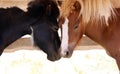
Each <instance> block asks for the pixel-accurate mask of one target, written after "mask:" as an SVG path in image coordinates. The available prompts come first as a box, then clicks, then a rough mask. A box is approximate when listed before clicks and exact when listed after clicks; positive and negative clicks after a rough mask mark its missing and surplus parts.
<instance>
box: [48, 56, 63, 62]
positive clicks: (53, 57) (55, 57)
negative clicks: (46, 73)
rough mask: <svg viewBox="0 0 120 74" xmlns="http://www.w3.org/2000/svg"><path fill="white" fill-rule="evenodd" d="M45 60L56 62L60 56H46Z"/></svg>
mask: <svg viewBox="0 0 120 74" xmlns="http://www.w3.org/2000/svg"><path fill="white" fill-rule="evenodd" d="M47 59H48V60H50V61H57V60H59V59H61V56H60V55H57V56H49V55H47Z"/></svg>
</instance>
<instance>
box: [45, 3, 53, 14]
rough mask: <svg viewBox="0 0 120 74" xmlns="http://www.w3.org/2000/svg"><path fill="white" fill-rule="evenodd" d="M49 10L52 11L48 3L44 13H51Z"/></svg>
mask: <svg viewBox="0 0 120 74" xmlns="http://www.w3.org/2000/svg"><path fill="white" fill-rule="evenodd" d="M51 12H52V6H51V5H48V6H47V8H46V14H47V15H51Z"/></svg>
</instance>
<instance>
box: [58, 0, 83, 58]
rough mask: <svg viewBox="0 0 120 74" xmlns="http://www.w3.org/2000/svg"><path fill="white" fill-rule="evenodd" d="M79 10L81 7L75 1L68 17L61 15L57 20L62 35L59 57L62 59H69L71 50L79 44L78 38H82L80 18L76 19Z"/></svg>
mask: <svg viewBox="0 0 120 74" xmlns="http://www.w3.org/2000/svg"><path fill="white" fill-rule="evenodd" d="M80 10H81V5H80V4H79V3H78V2H77V1H76V2H75V3H74V5H73V6H72V8H71V12H70V13H69V15H67V16H64V15H62V14H63V13H62V14H61V17H60V19H59V26H60V28H61V34H62V35H61V36H62V43H61V56H63V57H71V55H72V53H73V49H74V48H75V46H76V45H77V43H78V42H79V38H81V37H82V34H83V33H82V25H79V21H80V19H81V18H79V17H78V16H79V13H80ZM64 14H65V13H64ZM71 35H72V36H71Z"/></svg>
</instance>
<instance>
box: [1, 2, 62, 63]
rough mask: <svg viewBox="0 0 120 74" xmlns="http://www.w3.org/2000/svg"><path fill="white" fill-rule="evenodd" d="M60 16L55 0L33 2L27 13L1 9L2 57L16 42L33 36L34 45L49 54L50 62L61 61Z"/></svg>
mask: <svg viewBox="0 0 120 74" xmlns="http://www.w3.org/2000/svg"><path fill="white" fill-rule="evenodd" d="M58 16H59V9H58V7H57V4H56V2H55V1H54V0H35V1H32V2H30V3H29V4H28V8H27V11H26V12H25V11H23V10H21V9H20V8H18V7H11V8H6V9H5V8H0V55H1V54H2V52H3V51H4V49H5V48H6V47H7V46H8V45H10V44H11V43H12V42H14V41H15V40H17V39H19V38H21V37H22V36H24V35H26V34H32V35H33V41H34V44H35V45H36V46H37V47H39V48H40V49H41V50H43V51H44V52H45V53H47V58H48V59H49V60H51V61H55V60H58V59H60V54H59V51H60V50H59V47H60V43H61V42H60V39H59V36H58V32H57V31H58V22H57V19H58Z"/></svg>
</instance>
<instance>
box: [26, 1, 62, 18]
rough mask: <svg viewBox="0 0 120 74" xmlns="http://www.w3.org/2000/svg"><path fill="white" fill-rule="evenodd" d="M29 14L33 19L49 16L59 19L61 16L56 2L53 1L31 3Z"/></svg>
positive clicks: (28, 9)
mask: <svg viewBox="0 0 120 74" xmlns="http://www.w3.org/2000/svg"><path fill="white" fill-rule="evenodd" d="M27 12H28V14H29V15H31V16H32V17H38V16H41V17H43V16H48V17H54V18H57V17H58V16H59V14H60V13H59V9H58V7H57V4H56V2H55V1H51V0H35V1H32V2H30V3H29V4H28V8H27Z"/></svg>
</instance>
